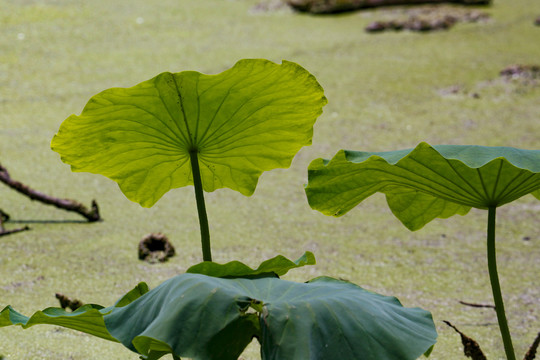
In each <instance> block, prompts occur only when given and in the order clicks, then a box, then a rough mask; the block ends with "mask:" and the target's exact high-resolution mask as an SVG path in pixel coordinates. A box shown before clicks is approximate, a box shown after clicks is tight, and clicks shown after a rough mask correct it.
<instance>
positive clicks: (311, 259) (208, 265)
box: [186, 251, 315, 278]
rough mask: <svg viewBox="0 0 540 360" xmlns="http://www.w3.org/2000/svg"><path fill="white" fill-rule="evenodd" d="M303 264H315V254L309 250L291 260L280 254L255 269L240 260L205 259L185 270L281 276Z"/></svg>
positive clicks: (199, 272)
mask: <svg viewBox="0 0 540 360" xmlns="http://www.w3.org/2000/svg"><path fill="white" fill-rule="evenodd" d="M305 265H315V256H314V255H313V253H311V252H310V251H306V252H305V253H304V255H302V256H301V257H300V258H298V259H297V260H295V261H291V260H289V259H287V258H286V257H284V256H282V255H278V256H276V257H274V258H272V259H268V260H266V261H264V262H263V263H261V265H259V267H258V268H257V269H252V268H250V267H249V266H247V265H246V264H244V263H241V262H240V261H231V262H228V263H226V264H217V263H215V262H211V261H205V262H202V263H200V264H197V265H193V266H192V267H190V268H189V269H188V270H187V271H186V272H187V273H193V274H203V275H208V276H215V277H223V278H224V277H254V276H261V275H269V276H275V275H277V276H283V275H285V274H286V273H287V272H288V271H289V270H291V269H294V268H297V267H302V266H305Z"/></svg>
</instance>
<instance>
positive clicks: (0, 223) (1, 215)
mask: <svg viewBox="0 0 540 360" xmlns="http://www.w3.org/2000/svg"><path fill="white" fill-rule="evenodd" d="M7 220H9V215H8V214H6V213H5V212H4V211H3V210H2V209H0V236H4V235H9V234H14V233H18V232H21V231H26V230H30V228H29V227H28V226H25V227H23V228H19V229H13V230H6V229H5V228H4V221H7ZM0 360H1V359H0Z"/></svg>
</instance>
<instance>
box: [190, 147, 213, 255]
mask: <svg viewBox="0 0 540 360" xmlns="http://www.w3.org/2000/svg"><path fill="white" fill-rule="evenodd" d="M197 153H198V150H197V149H192V150H190V152H189V156H190V159H191V170H192V172H193V186H194V187H195V200H196V201H197V211H198V213H199V226H200V228H201V246H202V253H203V261H212V252H211V250H210V230H209V227H208V216H207V215H206V206H205V204H204V191H203V187H202V181H201V172H200V169H199V158H198V156H197Z"/></svg>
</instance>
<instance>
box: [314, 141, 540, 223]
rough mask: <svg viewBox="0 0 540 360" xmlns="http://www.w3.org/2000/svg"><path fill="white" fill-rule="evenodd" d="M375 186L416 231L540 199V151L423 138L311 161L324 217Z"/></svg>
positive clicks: (356, 201) (340, 212) (352, 204)
mask: <svg viewBox="0 0 540 360" xmlns="http://www.w3.org/2000/svg"><path fill="white" fill-rule="evenodd" d="M376 192H382V193H385V194H386V199H387V202H388V205H389V207H390V209H391V210H392V212H393V213H394V214H395V215H396V217H397V218H398V219H400V221H401V222H402V223H403V224H404V225H405V226H407V227H408V228H409V229H411V230H417V229H420V228H421V227H423V226H424V225H425V224H427V223H428V222H430V221H431V220H433V219H434V218H437V217H439V218H447V217H450V216H452V215H454V214H461V215H463V214H466V213H467V212H468V211H469V209H470V208H471V207H475V208H479V209H487V208H488V207H497V206H501V205H504V204H506V203H509V202H511V201H513V200H516V199H518V198H520V197H522V196H524V195H526V194H529V193H532V194H533V195H534V196H536V197H537V198H540V150H523V149H516V148H510V147H486V146H467V145H438V146H430V145H429V144H426V143H421V144H419V145H418V146H417V147H416V148H415V149H407V150H399V151H389V152H357V151H345V150H340V151H339V152H338V153H337V154H336V156H335V157H334V158H333V159H332V160H331V161H328V160H324V159H317V160H314V161H313V162H312V163H311V164H310V166H309V169H308V185H307V187H306V195H307V197H308V201H309V204H310V206H311V207H312V208H313V209H315V210H319V211H321V212H322V213H324V214H326V215H333V216H340V215H343V214H345V213H346V212H348V211H349V210H351V209H352V208H354V207H355V206H356V205H358V204H359V203H360V202H362V201H363V200H364V199H365V198H367V197H369V196H371V195H372V194H374V193H376Z"/></svg>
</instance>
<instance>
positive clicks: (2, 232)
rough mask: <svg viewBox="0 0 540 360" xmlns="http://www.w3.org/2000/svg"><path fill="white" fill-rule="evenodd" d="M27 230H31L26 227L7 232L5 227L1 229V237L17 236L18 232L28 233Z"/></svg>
mask: <svg viewBox="0 0 540 360" xmlns="http://www.w3.org/2000/svg"><path fill="white" fill-rule="evenodd" d="M26 230H30V228H29V227H28V226H25V227H23V228H18V229H12V230H5V229H4V227H3V226H2V227H1V229H0V236H5V235H10V234H15V233H18V232H21V231H26Z"/></svg>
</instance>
